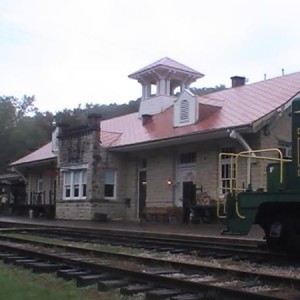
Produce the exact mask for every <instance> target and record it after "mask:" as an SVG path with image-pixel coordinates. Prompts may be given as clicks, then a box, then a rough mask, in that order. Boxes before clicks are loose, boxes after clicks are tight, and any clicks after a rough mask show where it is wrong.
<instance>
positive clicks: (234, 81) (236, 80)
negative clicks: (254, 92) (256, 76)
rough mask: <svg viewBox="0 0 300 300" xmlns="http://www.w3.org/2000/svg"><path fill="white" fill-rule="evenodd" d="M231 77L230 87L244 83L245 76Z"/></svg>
mask: <svg viewBox="0 0 300 300" xmlns="http://www.w3.org/2000/svg"><path fill="white" fill-rule="evenodd" d="M230 79H231V87H233V88H235V87H238V86H242V85H245V83H246V77H243V76H232V77H230Z"/></svg>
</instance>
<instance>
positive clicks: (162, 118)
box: [13, 72, 300, 165]
mask: <svg viewBox="0 0 300 300" xmlns="http://www.w3.org/2000/svg"><path fill="white" fill-rule="evenodd" d="M299 91H300V72H297V73H293V74H289V75H285V76H281V77H277V78H273V79H269V80H265V81H262V82H258V83H254V84H249V85H245V86H240V87H236V88H230V89H227V90H222V91H219V92H215V93H211V94H208V95H205V96H201V97H198V101H199V103H200V104H201V105H200V106H199V109H201V107H202V106H203V105H210V106H215V107H216V108H217V109H215V110H214V112H213V113H210V114H209V116H207V117H206V118H203V117H201V118H200V120H199V121H198V122H197V123H196V124H194V125H188V126H183V127H173V107H171V108H169V109H167V110H166V111H164V112H162V113H160V114H157V115H154V116H153V117H152V121H150V122H148V123H147V124H146V125H143V124H142V120H141V119H139V118H138V113H133V114H128V115H124V116H121V117H117V118H113V119H109V120H104V121H102V122H101V133H100V139H101V142H102V145H103V146H104V147H117V146H126V145H134V144H137V143H142V142H151V141H157V140H160V139H166V138H176V137H181V136H184V135H187V134H191V133H202V132H213V131H215V130H220V129H227V128H234V127H240V126H247V125H252V124H253V123H254V122H256V121H259V120H260V119H262V118H264V117H266V116H267V115H268V114H270V113H272V112H273V111H276V110H277V109H278V108H280V107H281V106H282V105H284V104H286V103H287V102H288V101H289V100H290V99H291V98H292V97H293V96H295V95H296V94H297V93H298V92H299ZM52 157H54V155H53V153H52V152H51V144H47V145H45V146H44V147H42V148H40V149H39V150H37V151H35V152H33V153H31V154H29V155H27V156H25V157H24V158H21V159H20V160H18V161H16V162H14V163H13V165H15V164H20V163H26V162H31V161H38V160H42V159H46V158H52Z"/></svg>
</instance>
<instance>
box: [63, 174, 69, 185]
mask: <svg viewBox="0 0 300 300" xmlns="http://www.w3.org/2000/svg"><path fill="white" fill-rule="evenodd" d="M64 174H65V176H64V184H65V185H68V184H71V173H70V172H65V173H64Z"/></svg>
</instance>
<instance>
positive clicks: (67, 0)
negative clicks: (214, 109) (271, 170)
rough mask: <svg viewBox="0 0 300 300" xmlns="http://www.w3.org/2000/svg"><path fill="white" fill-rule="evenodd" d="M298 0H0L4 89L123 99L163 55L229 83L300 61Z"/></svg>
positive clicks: (43, 97) (67, 100) (57, 103)
mask: <svg viewBox="0 0 300 300" xmlns="http://www.w3.org/2000/svg"><path fill="white" fill-rule="evenodd" d="M299 11H300V1H299V0H294V1H293V0H285V1H281V0H251V1H248V0H226V1H225V0H0V95H6V96H10V95H12V96H16V97H22V96H23V95H24V94H26V95H35V96H36V106H37V107H38V108H39V109H40V110H41V111H46V110H48V111H52V112H57V111H59V110H62V109H64V108H75V107H77V106H78V105H79V104H80V103H82V105H84V104H85V103H99V104H109V103H114V102H116V103H119V104H122V103H128V102H129V101H130V100H135V99H137V98H138V97H140V96H141V86H140V85H139V83H138V82H137V81H135V80H133V79H129V78H128V75H129V74H131V73H133V72H135V71H137V70H139V69H140V68H142V67H145V66H146V65H148V64H150V63H152V62H154V61H156V60H158V59H160V58H163V57H165V56H168V57H170V58H172V59H174V60H176V61H178V62H180V63H183V64H185V65H187V66H189V67H191V68H193V69H195V70H197V71H199V72H201V73H204V74H205V77H204V78H202V79H199V80H198V81H197V82H196V83H195V84H193V86H196V87H211V86H216V85H220V84H225V85H226V86H227V87H229V86H230V77H231V76H233V75H240V76H245V77H246V78H248V80H249V81H248V83H252V82H256V81H260V80H263V79H264V74H266V76H267V78H272V77H276V76H280V75H281V74H282V71H281V70H282V68H284V70H285V74H289V73H293V72H297V71H300V16H299Z"/></svg>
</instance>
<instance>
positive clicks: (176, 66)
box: [128, 57, 204, 79]
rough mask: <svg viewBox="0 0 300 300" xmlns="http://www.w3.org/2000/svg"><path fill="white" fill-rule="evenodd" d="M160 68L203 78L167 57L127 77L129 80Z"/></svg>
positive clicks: (196, 72)
mask: <svg viewBox="0 0 300 300" xmlns="http://www.w3.org/2000/svg"><path fill="white" fill-rule="evenodd" d="M160 66H164V67H168V68H171V69H174V70H180V71H184V72H188V73H192V74H194V75H197V77H203V76H204V75H203V74H202V73H200V72H198V71H196V70H194V69H192V68H190V67H188V66H186V65H183V64H181V63H179V62H177V61H175V60H173V59H171V58H169V57H164V58H161V59H159V60H158V61H156V62H154V63H152V64H150V65H148V66H146V67H144V68H142V69H140V70H138V71H136V72H134V73H132V74H130V75H129V76H128V77H130V78H134V79H135V78H136V76H137V75H139V74H141V73H143V72H146V71H149V70H151V69H155V68H157V67H160Z"/></svg>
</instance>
